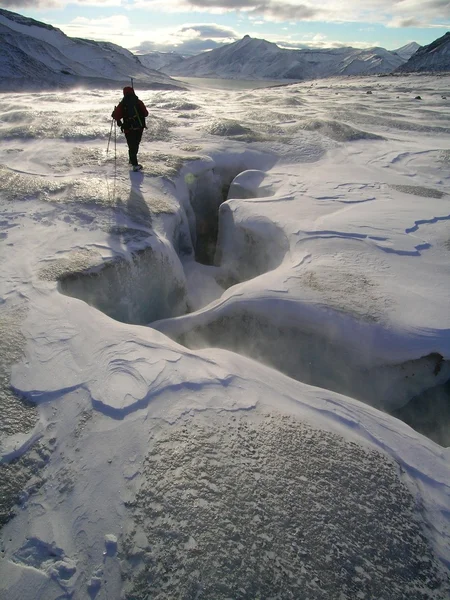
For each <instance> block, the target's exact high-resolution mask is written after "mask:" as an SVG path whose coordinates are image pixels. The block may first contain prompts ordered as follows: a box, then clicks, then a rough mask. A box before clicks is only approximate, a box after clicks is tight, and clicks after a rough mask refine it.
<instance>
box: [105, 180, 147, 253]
mask: <svg viewBox="0 0 450 600" xmlns="http://www.w3.org/2000/svg"><path fill="white" fill-rule="evenodd" d="M129 177H130V191H129V193H128V198H127V200H126V201H125V199H124V196H121V194H119V195H118V197H117V198H116V199H115V202H114V217H113V218H114V224H113V226H112V227H111V228H110V236H111V237H110V245H111V248H112V249H116V250H117V249H118V247H121V248H122V250H123V249H128V250H130V251H133V249H136V242H139V240H144V239H146V238H148V236H149V235H151V232H152V214H151V211H150V208H149V206H148V204H147V202H146V201H145V198H144V194H143V191H142V184H143V182H144V173H142V172H140V171H138V172H134V171H130V175H129Z"/></svg>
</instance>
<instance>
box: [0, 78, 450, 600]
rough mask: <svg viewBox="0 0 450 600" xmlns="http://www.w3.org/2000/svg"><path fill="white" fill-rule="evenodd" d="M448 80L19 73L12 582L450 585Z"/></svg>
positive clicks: (96, 593) (11, 160) (10, 125)
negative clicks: (176, 86)
mask: <svg viewBox="0 0 450 600" xmlns="http://www.w3.org/2000/svg"><path fill="white" fill-rule="evenodd" d="M448 84H449V79H448V78H446V77H432V76H430V77H427V76H421V77H414V76H409V77H405V78H401V77H395V78H394V77H393V78H389V77H386V78H352V79H346V80H343V79H330V80H326V81H321V82H316V83H314V85H311V84H310V83H308V84H295V85H291V86H285V87H278V88H270V89H251V88H249V89H236V90H233V89H230V88H229V87H227V89H222V90H220V89H213V88H212V87H211V85H209V86H208V87H205V89H201V88H200V87H196V88H195V89H194V88H192V89H190V90H187V91H175V90H172V91H159V92H158V91H143V92H142V93H140V92H139V90H138V94H139V96H140V97H141V99H142V100H143V101H144V102H145V104H146V105H147V106H148V108H149V112H150V116H149V119H148V127H149V128H148V130H147V131H146V132H145V133H144V139H143V143H142V145H141V150H140V153H139V160H140V162H141V163H142V164H143V165H144V171H143V172H141V173H133V172H130V171H129V167H128V164H127V152H126V145H125V143H124V138H123V136H122V135H121V134H120V132H119V131H118V130H115V129H114V127H112V128H111V122H110V120H109V115H110V114H111V110H112V107H113V106H114V105H115V104H117V101H118V99H119V97H120V90H118V92H117V93H114V92H109V91H106V92H105V91H99V90H89V91H83V94H80V93H79V92H78V91H66V92H64V93H61V92H54V93H53V92H48V93H20V94H19V93H17V94H11V93H9V94H6V93H5V94H2V96H1V97H0V170H1V178H0V207H1V218H0V243H1V254H2V260H1V261H0V305H1V315H0V332H1V337H2V340H3V341H2V346H1V349H0V356H1V360H0V375H1V381H2V384H1V389H0V404H1V408H2V417H3V422H2V427H1V429H0V457H1V462H2V465H1V467H2V471H1V472H2V479H3V482H2V490H5V493H4V495H3V498H2V501H1V503H0V509H1V510H0V519H1V523H2V524H3V527H2V530H1V532H0V553H1V557H2V560H1V561H0V596H5V597H6V596H7V597H8V598H11V599H17V600H19V599H20V600H22V599H24V598H33V599H38V598H39V599H42V600H44V599H45V600H51V599H56V598H69V597H70V598H74V599H84V598H96V599H98V600H101V599H108V600H110V599H119V598H148V597H152V598H175V597H181V596H182V597H186V598H190V597H192V598H194V597H196V598H231V597H232V598H255V597H264V598H267V597H274V598H276V597H277V598H290V597H292V598H300V597H306V596H308V597H311V598H317V599H319V598H320V599H322V598H349V599H350V598H352V599H353V598H356V597H361V598H364V597H366V598H382V597H385V598H395V599H397V598H398V599H401V598H405V597H408V598H418V599H419V598H423V599H425V598H439V599H442V600H444V599H446V598H448V594H449V579H448V571H449V568H450V521H449V514H450V466H449V461H450V454H449V449H448V447H447V446H448V445H449V444H450V441H449V438H448V421H446V420H445V419H448V417H449V415H448V413H443V414H442V415H438V416H437V418H436V421H435V423H434V426H431V427H429V423H428V422H427V427H426V430H427V433H428V435H429V437H426V436H425V435H423V434H422V433H420V430H421V427H420V423H418V424H416V429H417V430H415V429H413V428H412V427H410V426H409V425H408V424H407V423H405V422H403V421H400V420H399V419H397V418H395V417H394V416H393V415H392V414H390V413H393V412H395V411H398V410H402V411H406V412H405V413H404V418H405V421H408V406H409V403H410V402H411V401H412V400H413V398H414V399H415V401H422V404H423V402H424V400H423V399H424V398H426V399H427V402H429V403H430V402H431V403H432V402H433V399H434V398H435V394H437V393H438V390H439V394H441V393H442V390H445V389H447V390H448V381H449V379H450V335H449V332H450V310H449V303H450V301H449V295H448V281H449V274H450V273H449V271H450V267H449V264H450V263H449V259H448V257H449V254H448V252H449V249H450V236H449V227H448V224H449V220H450V210H449V206H450V205H449V197H450V196H449V194H450V172H449V160H450V128H448V127H447V121H448V117H449V113H450V105H449V104H448V100H446V98H445V97H448ZM368 90H370V91H371V92H372V94H370V95H367V94H366V92H367V91H368ZM417 95H420V96H421V97H422V101H421V102H420V103H418V102H417V101H415V100H414V98H415V97H416V96H417ZM30 106H33V107H36V106H37V107H39V110H33V111H31V110H30V109H29V107H30ZM446 386H447V388H446ZM446 393H447V398H448V391H447V392H446ZM436 397H437V396H436ZM439 397H440V396H439ZM428 409H429V410H431V409H432V407H427V406H425V407H424V410H425V411H426V410H428ZM424 429H425V427H424ZM14 500H17V503H16V505H15V506H14ZM12 514H14V516H13V518H11V517H12Z"/></svg>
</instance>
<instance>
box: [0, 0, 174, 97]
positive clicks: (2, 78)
mask: <svg viewBox="0 0 450 600" xmlns="http://www.w3.org/2000/svg"><path fill="white" fill-rule="evenodd" d="M130 77H133V78H134V79H135V80H136V82H139V85H140V87H141V88H142V87H144V86H145V87H146V88H152V87H155V88H164V89H171V88H180V87H183V86H182V85H181V84H180V83H179V82H177V81H175V80H173V79H171V78H170V77H169V76H168V75H166V74H164V73H162V72H161V71H156V70H152V69H149V68H148V67H146V66H144V65H143V63H142V62H141V61H140V60H139V59H138V58H137V57H136V56H135V55H134V54H133V53H132V52H129V51H128V50H125V49H124V48H121V47H120V46H117V45H115V44H111V43H109V42H94V41H92V40H83V39H78V38H70V37H68V36H66V35H65V34H64V33H63V32H62V31H61V30H60V29H57V28H55V27H53V26H52V25H47V24H45V23H41V22H40V21H35V20H34V19H29V18H27V17H24V16H22V15H19V14H17V13H13V12H10V11H8V10H4V9H0V90H2V91H16V90H21V89H46V88H55V87H63V88H66V87H74V86H75V85H89V86H95V87H100V88H101V87H103V88H112V87H114V88H117V87H121V86H123V85H127V84H129V83H130Z"/></svg>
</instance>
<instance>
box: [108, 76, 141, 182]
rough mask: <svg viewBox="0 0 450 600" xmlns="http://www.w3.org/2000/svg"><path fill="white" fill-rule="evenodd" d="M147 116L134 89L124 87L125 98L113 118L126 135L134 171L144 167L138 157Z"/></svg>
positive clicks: (114, 112) (130, 161) (116, 108)
mask: <svg viewBox="0 0 450 600" xmlns="http://www.w3.org/2000/svg"><path fill="white" fill-rule="evenodd" d="M147 116H148V110H147V108H146V106H145V104H144V103H143V102H142V100H139V98H138V97H137V96H136V94H135V93H134V89H133V88H132V87H129V86H127V87H124V88H123V98H122V100H121V101H120V102H119V104H118V105H117V106H116V107H115V108H114V110H113V112H112V114H111V117H112V118H113V119H114V120H115V121H116V122H117V124H118V125H119V127H120V129H121V130H122V131H123V133H124V134H125V138H126V140H127V144H128V157H129V163H130V165H132V166H133V171H140V170H141V169H142V165H140V164H139V163H138V159H137V155H138V152H139V144H140V143H141V139H142V133H143V131H144V129H146V125H145V117H147Z"/></svg>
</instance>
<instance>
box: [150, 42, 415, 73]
mask: <svg viewBox="0 0 450 600" xmlns="http://www.w3.org/2000/svg"><path fill="white" fill-rule="evenodd" d="M418 48H420V46H419V45H418V44H415V43H412V44H408V46H404V47H403V48H400V49H399V50H396V51H389V50H385V49H384V48H369V49H364V50H361V49H357V48H350V47H348V48H329V49H320V50H316V49H302V50H288V49H285V48H280V47H279V46H277V45H276V44H273V43H271V42H267V41H266V40H262V39H257V38H251V37H250V36H248V35H246V36H245V37H244V38H242V39H241V40H239V41H237V42H234V43H232V44H227V45H226V46H222V47H221V48H216V49H214V50H211V51H210V52H204V53H202V54H198V55H196V56H191V57H188V58H185V59H182V60H179V59H174V60H172V61H170V62H167V64H165V65H164V66H162V67H160V68H161V70H162V71H164V72H165V73H168V74H170V75H172V76H174V77H176V76H184V77H222V78H228V79H295V80H303V79H317V78H321V77H332V76H339V75H374V74H379V73H391V72H392V71H395V69H397V68H398V67H400V66H401V65H402V64H403V63H404V62H405V61H406V60H407V59H408V58H409V57H410V56H411V54H413V53H414V52H415V51H416V50H417V49H418ZM148 57H149V55H146V56H144V57H139V58H140V60H145V61H146V62H145V64H153V65H156V63H155V62H153V63H150V62H149V58H148Z"/></svg>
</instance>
